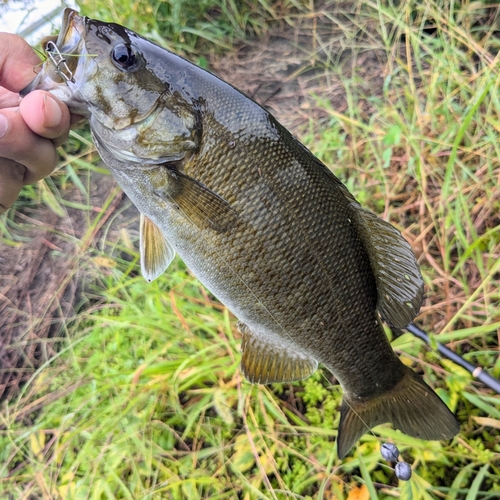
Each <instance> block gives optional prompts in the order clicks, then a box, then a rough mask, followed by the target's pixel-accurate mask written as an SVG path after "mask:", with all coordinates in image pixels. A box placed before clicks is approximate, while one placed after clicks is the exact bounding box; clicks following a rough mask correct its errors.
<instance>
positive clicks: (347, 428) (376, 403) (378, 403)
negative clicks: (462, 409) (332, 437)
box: [337, 367, 460, 459]
mask: <svg viewBox="0 0 500 500" xmlns="http://www.w3.org/2000/svg"><path fill="white" fill-rule="evenodd" d="M385 422H391V423H392V425H393V427H394V428H395V429H399V430H401V431H403V432H404V433H405V434H408V435H409V436H413V437H417V438H420V439H430V440H440V439H451V438H452V437H453V436H455V435H456V434H457V433H458V431H459V430H460V426H459V425H458V422H457V420H456V418H455V417H454V415H453V413H451V411H450V410H449V409H448V407H447V406H446V405H445V404H444V403H443V401H442V400H441V399H440V398H439V396H438V395H437V394H436V393H435V392H434V391H433V390H432V389H431V388H430V387H429V386H428V385H427V384H426V383H425V382H424V381H423V380H422V379H421V378H420V377H419V376H418V375H417V374H416V373H415V372H414V371H413V370H411V369H410V368H407V367H405V375H404V377H403V378H402V380H401V381H400V382H399V383H398V384H397V385H396V386H395V387H394V388H393V389H392V390H390V391H388V392H385V393H383V394H380V395H378V396H376V397H374V398H371V399H369V398H365V399H364V400H358V399H357V398H354V397H352V398H350V397H349V394H347V393H345V394H344V399H343V401H342V407H341V409H340V424H339V430H338V435H337V453H338V456H339V458H340V459H342V458H344V457H345V456H346V455H347V453H348V452H349V450H350V449H351V448H352V447H353V446H354V445H355V444H356V441H357V440H358V439H359V438H360V437H361V436H362V435H363V434H365V433H366V432H368V431H369V430H370V429H371V428H372V427H375V426H376V425H378V424H383V423H385Z"/></svg>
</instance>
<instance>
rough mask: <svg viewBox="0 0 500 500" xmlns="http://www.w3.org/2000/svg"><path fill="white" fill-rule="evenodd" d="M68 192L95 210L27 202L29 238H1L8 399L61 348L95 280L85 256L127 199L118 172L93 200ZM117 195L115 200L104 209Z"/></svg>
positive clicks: (0, 386)
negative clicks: (59, 211) (10, 241)
mask: <svg viewBox="0 0 500 500" xmlns="http://www.w3.org/2000/svg"><path fill="white" fill-rule="evenodd" d="M113 195H114V197H113ZM63 196H64V199H65V200H69V201H72V202H74V203H79V204H81V205H89V210H88V211H84V210H81V209H76V208H67V210H66V215H65V216H64V217H60V216H58V215H56V214H55V213H54V212H53V211H52V210H50V209H49V208H47V207H45V206H40V207H37V208H35V209H27V208H25V209H23V210H22V211H18V212H17V213H16V214H15V216H14V222H15V223H16V224H17V225H18V227H19V229H18V231H17V232H16V240H17V241H18V242H22V243H18V245H17V246H14V247H13V246H11V245H7V244H6V243H5V242H0V278H1V280H0V339H1V342H2V344H1V347H0V367H1V368H0V398H5V397H7V396H12V395H13V394H15V393H16V391H17V388H18V386H19V384H20V383H22V382H24V381H26V380H27V379H28V378H29V377H31V376H32V374H33V373H34V371H35V370H36V369H37V368H38V367H39V366H41V365H42V364H43V363H44V362H46V361H47V360H48V359H50V358H51V357H52V356H53V355H54V354H55V353H56V351H57V344H58V342H59V340H60V337H61V335H64V332H65V328H64V327H65V325H66V324H67V323H68V322H69V321H71V319H72V318H73V317H74V315H75V314H76V312H77V311H76V309H75V305H76V304H78V303H80V301H81V297H82V294H81V292H82V288H83V283H85V281H86V280H87V279H88V278H89V276H88V275H89V272H90V269H89V267H88V266H87V268H86V270H85V271H84V270H83V268H82V265H81V256H82V255H83V254H84V253H85V252H86V251H88V248H89V246H91V245H93V242H94V239H95V238H96V237H98V236H99V231H100V229H101V228H102V226H103V225H104V224H105V223H106V222H107V220H108V218H109V216H110V215H111V214H112V213H113V212H114V211H115V210H116V208H117V207H118V206H119V205H120V204H121V203H122V198H123V195H122V193H121V191H119V190H118V189H117V187H116V183H115V181H114V179H112V178H111V177H110V176H99V181H98V182H94V183H92V190H91V193H90V197H89V198H86V197H84V195H83V194H82V193H81V192H80V191H79V190H78V189H76V188H71V189H69V190H68V191H67V192H65V193H63ZM110 196H111V197H113V201H112V202H111V204H110V205H109V208H107V209H106V210H105V213H104V214H102V213H101V212H102V209H101V208H100V207H102V206H103V203H104V200H108V199H109V198H110ZM97 217H98V219H97ZM97 220H98V222H97V223H96V221H97ZM127 222H128V221H127Z"/></svg>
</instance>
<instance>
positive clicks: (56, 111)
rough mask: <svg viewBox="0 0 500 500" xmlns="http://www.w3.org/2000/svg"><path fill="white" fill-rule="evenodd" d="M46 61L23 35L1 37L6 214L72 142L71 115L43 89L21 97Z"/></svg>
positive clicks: (1, 166)
mask: <svg viewBox="0 0 500 500" xmlns="http://www.w3.org/2000/svg"><path fill="white" fill-rule="evenodd" d="M39 64H40V59H39V57H38V56H37V55H36V53H35V52H34V51H33V49H32V48H31V47H30V46H29V45H28V44H27V43H26V42H25V41H24V40H23V39H22V38H20V37H18V36H17V35H12V34H9V33H0V214H2V213H4V212H5V211H6V210H7V209H8V208H9V207H10V206H11V205H12V204H13V203H14V201H15V200H16V198H17V196H18V195H19V192H20V191H21V188H22V187H23V185H25V184H31V183H33V182H36V181H38V180H40V179H42V178H43V177H45V176H47V175H49V174H50V173H51V172H52V171H53V170H54V168H55V166H56V164H57V153H56V148H57V147H58V146H60V145H61V144H62V143H63V142H64V141H65V140H66V138H67V136H68V132H69V127H70V121H71V118H70V113H69V111H68V108H67V107H66V105H65V104H63V103H62V102H61V101H60V100H59V99H57V98H56V97H54V96H52V95H50V94H49V93H48V92H44V91H41V90H37V91H34V92H32V93H30V94H28V95H27V96H26V97H25V98H24V99H21V97H20V96H19V94H18V92H19V91H20V90H22V89H23V88H24V87H26V86H27V85H28V84H29V83H30V82H31V81H32V80H33V78H35V73H34V68H36V67H37V66H38V65H39Z"/></svg>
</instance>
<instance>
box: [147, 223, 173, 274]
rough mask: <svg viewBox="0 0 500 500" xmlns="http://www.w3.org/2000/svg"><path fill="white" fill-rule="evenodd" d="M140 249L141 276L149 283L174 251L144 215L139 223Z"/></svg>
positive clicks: (165, 266) (170, 258) (160, 271)
mask: <svg viewBox="0 0 500 500" xmlns="http://www.w3.org/2000/svg"><path fill="white" fill-rule="evenodd" d="M140 249H141V271H142V275H143V276H144V278H145V279H146V280H147V281H149V282H151V281H153V280H154V279H156V278H158V276H160V274H162V273H163V272H164V271H165V270H166V269H167V267H168V266H169V265H170V263H171V262H172V260H173V259H174V257H175V250H174V249H173V248H172V247H171V246H170V244H169V242H168V241H167V240H166V239H165V236H163V233H162V232H161V230H160V229H159V228H158V226H157V225H156V224H154V223H153V222H152V221H151V220H150V219H149V218H148V217H146V216H145V215H144V214H141V221H140Z"/></svg>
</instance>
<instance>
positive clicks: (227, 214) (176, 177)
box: [158, 168, 237, 233]
mask: <svg viewBox="0 0 500 500" xmlns="http://www.w3.org/2000/svg"><path fill="white" fill-rule="evenodd" d="M167 170H168V173H169V174H170V181H169V184H171V186H170V187H171V189H169V190H168V193H163V192H159V193H158V194H159V195H160V196H162V197H163V198H168V199H169V201H173V202H175V203H176V204H177V205H178V206H179V209H180V210H181V211H182V213H183V214H184V215H185V216H186V217H187V218H188V219H189V220H190V221H191V222H192V223H193V224H195V225H196V226H197V227H198V228H199V229H206V228H210V229H213V230H214V231H217V232H221V233H222V232H225V231H227V230H228V229H230V228H231V227H232V226H233V225H234V224H235V223H236V219H237V214H236V212H235V211H234V209H233V208H232V207H231V205H230V204H229V203H228V202H227V201H226V200H224V198H222V197H220V196H219V195H218V194H216V193H214V192H213V191H211V190H210V189H209V188H207V187H206V186H204V185H203V184H201V183H200V182H198V181H197V180H195V179H192V178H191V177H189V176H188V175H185V174H183V173H182V172H179V171H177V170H174V169H171V168H168V169H167Z"/></svg>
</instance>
